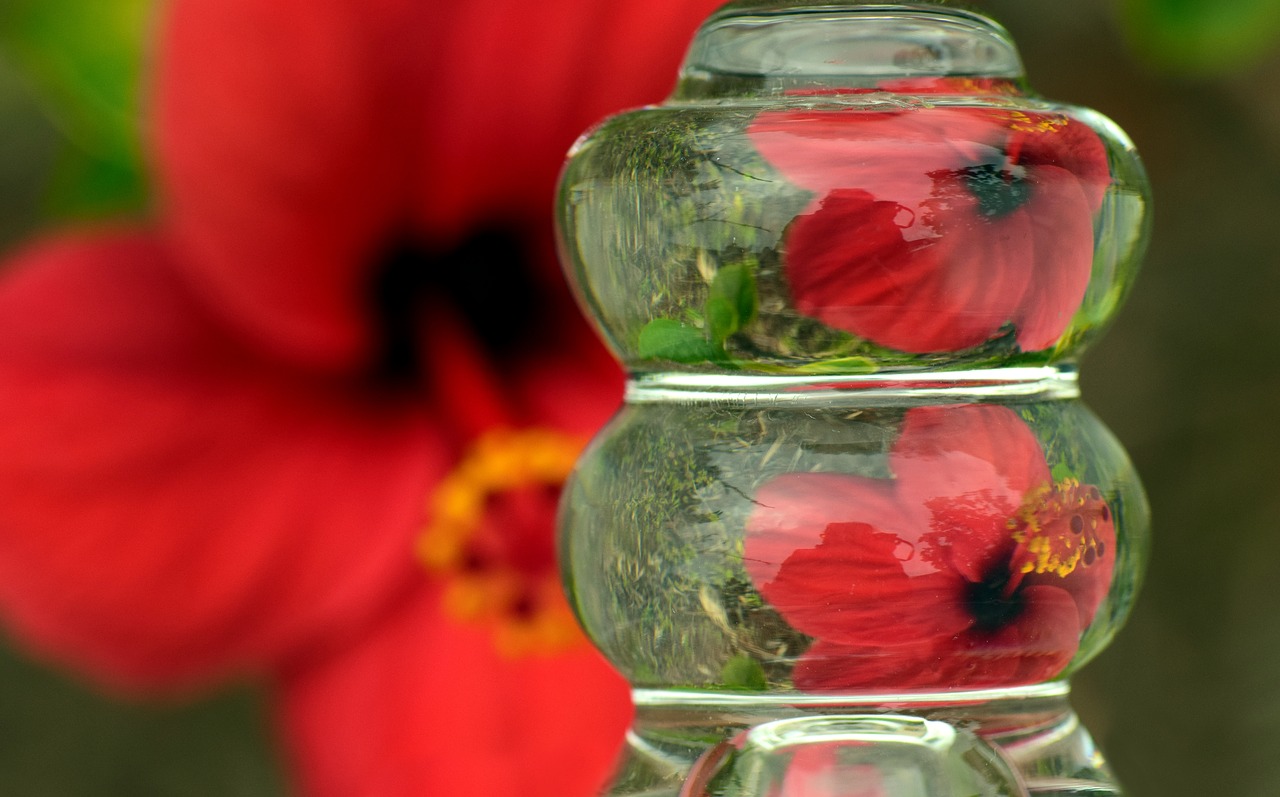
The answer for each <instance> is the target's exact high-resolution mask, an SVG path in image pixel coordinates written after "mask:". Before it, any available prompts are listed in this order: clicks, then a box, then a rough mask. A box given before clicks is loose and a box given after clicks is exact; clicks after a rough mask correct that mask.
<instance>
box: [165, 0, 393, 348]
mask: <svg viewBox="0 0 1280 797" xmlns="http://www.w3.org/2000/svg"><path fill="white" fill-rule="evenodd" d="M397 4H399V3H398V2H397ZM387 5H388V4H387V3H379V4H377V5H373V6H371V5H370V4H369V3H353V2H349V1H348V0H282V1H281V2H270V3H262V2H256V1H255V0H184V1H183V2H180V3H173V4H170V5H169V6H168V7H167V8H166V14H167V17H168V19H167V25H166V26H165V31H164V33H165V35H164V36H163V37H162V38H161V41H162V42H163V46H162V48H161V51H160V56H159V61H160V64H159V70H158V74H159V86H158V97H157V100H156V123H157V134H156V144H157V152H158V156H159V165H160V172H159V173H160V177H161V178H162V182H163V183H164V189H165V194H166V199H167V200H168V202H167V205H166V207H165V210H166V212H167V215H168V218H169V220H170V221H171V222H172V225H173V227H174V229H175V230H176V231H177V234H178V239H179V241H180V242H181V244H182V246H183V262H182V267H183V268H186V269H188V270H189V271H190V273H191V274H192V276H193V277H194V283H195V284H197V285H199V286H200V288H201V290H203V291H204V292H205V294H206V298H207V299H209V300H211V302H212V303H213V304H214V305H215V306H217V307H218V308H219V309H220V311H221V312H222V313H223V316H224V319H225V320H226V321H227V322H228V323H231V324H234V325H237V326H239V327H241V328H242V329H245V330H247V331H248V332H250V333H252V334H253V335H255V336H256V337H257V338H258V339H259V340H261V341H263V342H265V343H266V344H269V345H270V346H271V347H273V348H274V349H276V350H279V351H283V352H285V353H288V354H290V355H295V356H298V357H302V358H305V359H307V360H308V361H311V362H316V363H320V364H323V365H334V364H344V365H345V364H349V363H350V362H352V361H354V360H355V359H357V358H359V357H361V356H364V355H365V354H366V353H367V352H368V351H369V350H370V347H371V345H372V343H371V340H370V335H371V329H370V327H369V318H368V317H367V314H368V307H366V306H365V303H366V297H367V296H368V293H369V283H370V279H371V275H370V274H369V273H368V270H369V268H370V266H371V263H370V262H369V261H370V259H371V256H372V255H373V253H374V252H375V251H376V248H377V247H378V246H379V245H380V244H381V243H382V242H381V240H380V239H381V238H382V237H383V236H387V235H389V234H390V233H391V231H392V230H391V228H392V227H393V226H394V225H395V224H397V223H400V222H401V217H402V215H403V214H401V213H400V212H398V210H397V208H398V207H402V206H403V201H404V199H403V196H404V191H403V186H402V184H401V183H402V181H403V177H402V174H403V170H404V168H405V166H404V164H403V160H404V155H405V152H406V151H407V146H408V143H409V142H408V141H407V138H406V136H407V134H408V131H407V130H406V129H405V123H404V111H403V109H402V108H401V106H400V105H399V104H398V103H396V102H394V96H393V95H392V94H390V93H389V92H390V90H391V89H392V88H393V84H392V85H389V84H388V79H389V78H390V79H394V74H392V75H388V74H387V73H386V66H387V64H386V61H387V58H388V54H387V53H385V52H384V51H383V48H384V47H385V42H383V41H382V40H381V39H380V38H379V37H380V35H384V34H385V30H381V29H380V28H382V27H383V26H385V25H386V24H387V23H388V22H389V21H390V20H388V17H389V16H391V14H389V13H388V10H389V9H388V8H386V7H379V6H387Z"/></svg>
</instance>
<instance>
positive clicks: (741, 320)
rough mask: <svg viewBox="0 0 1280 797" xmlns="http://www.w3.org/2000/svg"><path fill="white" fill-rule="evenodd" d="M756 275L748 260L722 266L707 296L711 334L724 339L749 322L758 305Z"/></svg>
mask: <svg viewBox="0 0 1280 797" xmlns="http://www.w3.org/2000/svg"><path fill="white" fill-rule="evenodd" d="M759 302H760V300H759V298H758V296H757V295H756V278H755V275H753V274H752V273H751V267H750V266H748V265H747V264H745V263H737V264H734V265H730V266H723V267H721V268H720V270H719V271H717V272H716V276H715V278H714V279H712V281H711V294H710V295H709V296H708V297H707V323H708V325H709V326H708V328H709V329H710V331H711V337H712V339H713V340H715V341H716V342H717V343H723V342H724V341H725V339H726V338H728V337H729V336H730V335H732V334H733V333H735V332H737V331H738V330H739V329H742V328H743V327H744V326H746V325H747V324H750V323H751V322H752V321H753V320H754V319H755V317H756V310H757V309H758V307H759Z"/></svg>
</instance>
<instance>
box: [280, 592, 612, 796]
mask: <svg viewBox="0 0 1280 797" xmlns="http://www.w3.org/2000/svg"><path fill="white" fill-rule="evenodd" d="M489 633H490V632H489V631H488V630H487V629H485V628H483V627H479V626H458V625H455V624H453V623H452V622H450V621H449V620H447V619H445V618H443V617H442V616H441V615H440V612H439V609H438V608H437V599H436V596H435V595H434V594H431V593H430V592H429V591H428V590H426V589H420V590H418V591H417V592H416V593H415V595H414V597H413V598H412V601H411V602H410V603H409V604H408V605H406V606H405V607H404V608H403V610H402V611H400V612H398V613H397V614H395V615H394V616H392V617H391V618H389V619H388V620H387V621H386V622H383V623H381V624H380V625H379V626H378V627H377V628H375V629H373V630H372V632H371V633H369V634H368V635H366V636H365V637H364V638H362V639H360V640H359V641H358V643H357V644H355V645H354V646H353V647H351V649H349V650H347V651H345V652H342V653H340V654H338V655H337V656H335V657H333V658H332V659H330V660H327V661H323V662H318V663H316V664H314V665H312V666H308V667H306V668H304V669H302V670H300V671H298V672H295V673H293V674H290V675H288V676H286V677H285V679H284V682H283V693H282V695H283V696H282V703H281V708H282V719H283V723H284V727H285V731H286V735H287V738H288V739H289V742H290V744H291V746H292V753H293V757H294V759H295V762H296V765H297V768H298V770H299V773H300V775H301V778H302V782H303V784H304V787H305V793H306V794H307V795H309V797H330V796H331V797H350V795H357V794H358V795H361V797H409V795H434V794H440V795H445V794H447V795H451V797H472V796H474V797H492V795H504V794H520V795H526V796H527V797H591V796H592V795H595V794H598V793H599V788H600V786H601V784H602V782H603V781H604V779H605V778H606V777H607V776H608V774H609V772H610V770H611V768H612V765H613V761H614V757H615V756H616V754H617V752H618V749H619V746H620V744H621V741H622V734H623V732H624V730H625V729H626V727H627V724H628V723H629V721H630V715H631V711H630V703H629V700H628V692H627V688H626V684H625V682H623V681H622V679H621V678H620V677H619V676H618V675H617V674H616V673H614V672H613V671H612V670H611V669H610V668H609V667H608V665H607V664H606V663H605V662H604V660H603V659H601V658H600V657H599V654H597V653H596V652H595V651H593V650H591V649H589V648H586V647H583V648H581V649H579V650H578V651H577V652H574V653H569V654H565V655H561V656H557V657H549V658H532V657H531V658H519V659H516V658H503V657H501V656H500V655H499V654H498V653H496V652H495V650H494V648H493V644H492V640H491V638H490V636H489Z"/></svg>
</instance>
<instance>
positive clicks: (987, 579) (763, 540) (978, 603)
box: [745, 405, 1115, 691]
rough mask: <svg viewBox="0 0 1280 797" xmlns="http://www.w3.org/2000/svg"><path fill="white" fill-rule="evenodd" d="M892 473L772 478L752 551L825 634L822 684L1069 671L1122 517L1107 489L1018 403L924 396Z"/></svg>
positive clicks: (814, 631)
mask: <svg viewBox="0 0 1280 797" xmlns="http://www.w3.org/2000/svg"><path fill="white" fill-rule="evenodd" d="M889 465H890V467H891V469H892V471H893V474H894V476H893V478H888V479H876V478H868V477H864V476H853V475H845V474H833V473H792V474H786V475H783V476H780V477H778V478H776V479H773V480H772V481H770V482H767V483H766V484H765V485H764V486H762V487H761V488H760V490H759V491H758V492H757V496H756V501H757V507H756V510H755V512H754V513H753V514H752V516H751V518H750V520H749V521H748V523H747V536H746V551H745V553H746V567H747V572H748V573H749V574H750V576H751V579H752V580H753V582H754V583H755V584H756V586H757V588H758V589H759V590H760V592H761V594H763V595H764V597H765V599H766V600H768V601H769V603H770V604H771V605H772V606H773V607H774V608H775V609H777V610H778V611H779V612H780V613H781V614H782V616H783V617H784V618H785V619H786V620H787V621H788V622H789V623H790V624H791V625H792V626H793V627H794V628H796V629H797V630H799V631H801V632H802V633H805V634H808V635H810V636H812V637H814V638H815V641H814V643H813V645H812V646H811V647H810V648H809V649H808V650H807V651H806V652H805V654H804V655H803V656H802V657H801V659H800V661H799V662H798V663H797V665H796V668H795V671H794V681H795V685H796V687H797V688H799V689H802V690H807V691H834V690H851V689H852V690H857V689H877V690H888V689H951V688H986V687H1002V686H1014V685H1020V684H1032V683H1039V682H1042V681H1046V680H1049V679H1051V678H1053V677H1055V676H1057V675H1059V674H1060V673H1061V672H1062V671H1063V670H1064V669H1065V668H1066V666H1067V664H1068V663H1069V662H1070V661H1071V659H1072V657H1073V656H1074V655H1075V653H1076V650H1077V648H1078V647H1079V640H1080V635H1081V633H1082V632H1083V631H1084V629H1085V628H1086V627H1087V626H1088V625H1089V623H1090V621H1091V620H1092V619H1093V617H1094V614H1095V613H1096V612H1097V610H1098V606H1099V605H1100V604H1101V602H1102V600H1103V598H1104V597H1105V596H1106V594H1107V590H1108V588H1109V587H1110V584H1111V575H1112V571H1113V569H1114V566H1115V525H1114V519H1113V517H1112V514H1111V510H1110V508H1109V507H1108V505H1107V503H1106V501H1105V500H1104V498H1103V496H1102V494H1101V493H1100V492H1099V490H1098V489H1097V488H1096V487H1094V486H1092V485H1088V484H1081V483H1080V482H1079V481H1078V480H1076V479H1073V478H1064V479H1061V480H1059V481H1056V482H1055V481H1054V480H1053V478H1052V476H1051V475H1050V472H1049V468H1048V466H1047V465H1046V463H1045V456H1044V452H1043V451H1042V449H1041V448H1040V445H1039V443H1038V442H1037V440H1036V438H1035V436H1034V435H1033V434H1032V432H1031V430H1030V429H1029V428H1028V427H1027V425H1026V424H1025V423H1023V421H1022V420H1021V419H1020V418H1019V417H1018V416H1017V415H1016V414H1015V413H1014V412H1013V411H1011V410H1009V409H1007V408H1004V407H994V406H984V405H966V406H958V407H928V408H916V409H912V410H909V411H908V412H907V414H906V418H905V420H904V421H903V425H902V432H901V435H900V436H899V437H898V439H897V441H896V442H895V443H894V445H893V448H892V450H891V451H890V453H889Z"/></svg>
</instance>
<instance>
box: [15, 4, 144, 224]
mask: <svg viewBox="0 0 1280 797" xmlns="http://www.w3.org/2000/svg"><path fill="white" fill-rule="evenodd" d="M152 11H153V3H152V0H106V1H105V2H104V0H6V2H4V3H0V48H2V49H3V52H4V55H5V56H7V57H8V58H9V60H11V62H12V63H13V64H14V66H15V67H16V68H17V69H18V70H19V71H21V72H22V73H23V74H24V75H25V77H26V78H27V80H28V82H29V83H30V84H31V85H32V86H33V87H34V88H35V89H36V91H37V92H38V93H39V94H40V95H41V96H42V97H43V98H44V100H45V101H46V107H48V108H49V110H50V111H51V113H52V114H53V116H54V118H55V121H56V122H57V123H58V125H59V126H60V127H61V129H62V130H63V132H64V133H65V134H66V138H67V150H68V151H67V153H66V154H65V155H64V156H63V158H62V163H61V164H60V165H59V167H58V171H57V173H56V174H55V177H54V184H53V187H52V193H51V195H50V197H49V205H50V208H49V209H50V211H51V213H53V214H54V215H55V216H60V217H67V216H71V217H84V216H102V215H107V214H111V213H118V212H121V211H126V210H136V209H138V208H139V207H141V206H142V204H143V203H144V202H145V197H146V170H145V168H144V161H143V157H142V146H141V134H140V130H139V107H140V102H139V96H140V84H141V75H142V68H143V63H144V62H145V51H146V47H145V44H146V41H147V34H148V31H149V29H150V22H151V16H152Z"/></svg>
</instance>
